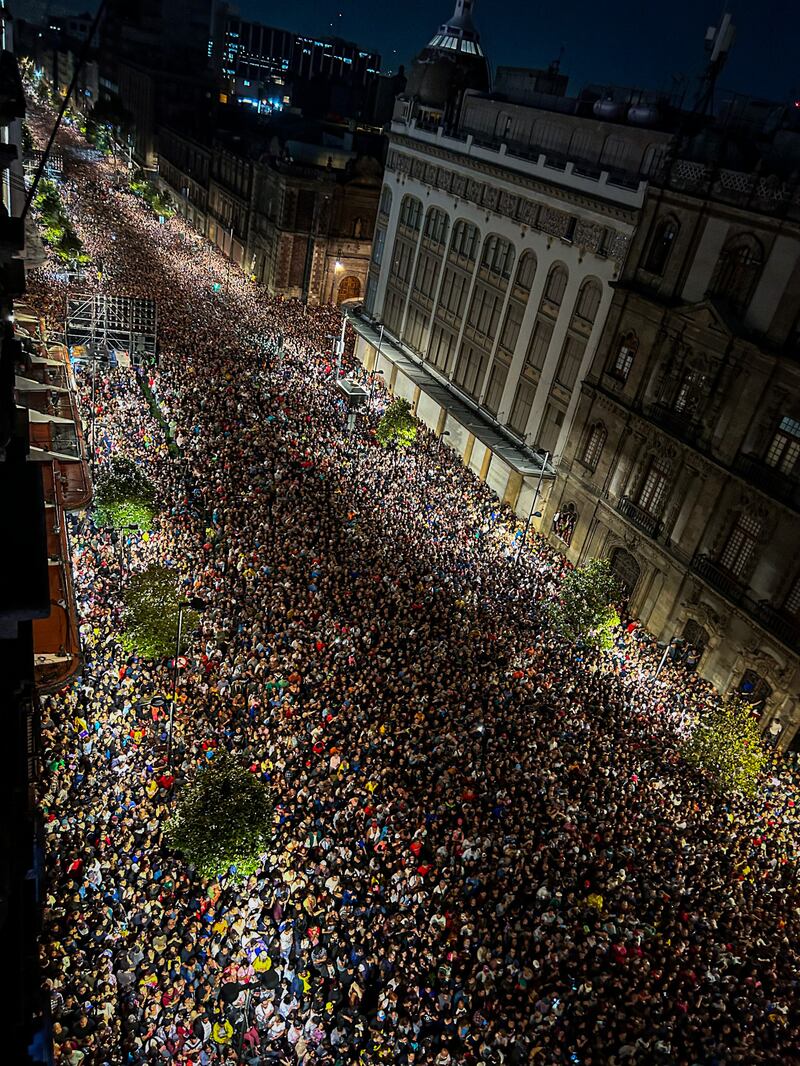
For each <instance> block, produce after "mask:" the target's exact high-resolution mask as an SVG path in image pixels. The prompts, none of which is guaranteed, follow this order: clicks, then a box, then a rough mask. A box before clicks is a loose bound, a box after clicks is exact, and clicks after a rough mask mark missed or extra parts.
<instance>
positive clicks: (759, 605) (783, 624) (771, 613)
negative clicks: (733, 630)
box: [746, 597, 800, 651]
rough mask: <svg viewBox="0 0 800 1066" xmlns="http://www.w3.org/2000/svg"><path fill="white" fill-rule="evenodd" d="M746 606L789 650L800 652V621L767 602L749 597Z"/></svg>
mask: <svg viewBox="0 0 800 1066" xmlns="http://www.w3.org/2000/svg"><path fill="white" fill-rule="evenodd" d="M746 606H747V609H748V611H749V612H750V614H752V616H753V617H754V618H755V619H756V621H757V622H759V623H760V625H762V626H763V627H764V629H766V630H767V631H768V632H769V633H772V635H773V636H775V637H777V638H778V640H779V641H781V643H782V644H785V645H786V647H787V648H792V649H793V650H794V651H800V621H798V619H797V618H793V617H792V616H791V615H788V614H784V613H783V612H782V611H779V610H777V609H776V608H775V607H773V606H772V604H771V603H768V602H767V600H753V599H751V598H750V597H748V598H747V601H746Z"/></svg>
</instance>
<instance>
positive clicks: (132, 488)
mask: <svg viewBox="0 0 800 1066" xmlns="http://www.w3.org/2000/svg"><path fill="white" fill-rule="evenodd" d="M93 502H94V524H95V525H96V526H116V527H119V526H139V528H140V529H142V530H145V529H150V528H151V526H152V524H153V515H154V514H155V510H156V489H155V486H154V485H153V483H152V481H150V479H149V478H148V477H147V475H146V474H144V473H143V471H142V469H141V468H140V467H138V466H137V465H136V464H135V463H132V462H131V461H130V460H129V459H122V458H114V459H112V460H111V462H110V463H109V464H108V466H106V467H105V468H104V469H103V470H102V471H101V473H100V475H99V476H98V478H97V480H96V482H95V486H94V494H93Z"/></svg>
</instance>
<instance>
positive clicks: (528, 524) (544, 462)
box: [514, 452, 550, 566]
mask: <svg viewBox="0 0 800 1066" xmlns="http://www.w3.org/2000/svg"><path fill="white" fill-rule="evenodd" d="M543 454H544V458H543V459H542V460H541V466H540V467H539V480H538V482H537V484H536V492H534V494H533V500H532V501H531V509H530V512H529V514H528V520H527V522H526V523H525V529H524V530H523V531H522V539H521V540H520V542H519V548H518V549H517V555H516V558H515V559H514V565H515V566H516V565H517V563H519V561H520V559H521V558H522V549H523V548H524V547H525V542H526V541H527V539H528V530H529V529H530V527H531V521H532V520H533V518H534V515H535V517H536V518H541V516H542V512H541V511H536V501H537V500H538V499H539V494H540V493H541V491H542V478H543V477H544V471H545V467H546V466H547V463H548V461H549V459H550V452H544V453H543Z"/></svg>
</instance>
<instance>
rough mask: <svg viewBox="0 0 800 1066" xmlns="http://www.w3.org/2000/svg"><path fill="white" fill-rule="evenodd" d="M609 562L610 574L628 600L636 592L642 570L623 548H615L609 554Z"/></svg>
mask: <svg viewBox="0 0 800 1066" xmlns="http://www.w3.org/2000/svg"><path fill="white" fill-rule="evenodd" d="M610 562H611V570H612V573H613V574H614V576H615V577H616V579H617V580H618V581H619V583H620V584H621V585H622V587H623V588H624V589H625V592H626V594H627V596H628V599H630V598H631V597H632V596H633V593H634V591H635V590H636V586H637V584H638V582H639V577H640V576H641V573H642V568H641V567H640V566H639V564H638V562H637V561H636V559H635V558H634V556H633V555H631V553H630V552H629V551H627V550H626V549H625V548H615V549H614V551H613V552H612V553H611V560H610Z"/></svg>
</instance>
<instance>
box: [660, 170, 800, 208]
mask: <svg viewBox="0 0 800 1066" xmlns="http://www.w3.org/2000/svg"><path fill="white" fill-rule="evenodd" d="M653 183H654V184H655V185H658V186H663V187H664V188H667V189H673V190H674V191H676V192H687V193H691V194H693V195H696V196H701V197H705V198H708V199H710V200H716V201H719V202H720V203H725V204H731V205H732V206H735V207H741V208H746V209H747V210H749V211H757V212H759V213H762V214H768V215H782V216H783V215H790V216H792V217H800V180H798V179H795V180H794V181H791V182H789V181H784V180H782V179H781V178H780V177H778V175H775V174H771V175H767V176H766V177H765V176H764V175H763V174H761V173H759V172H758V171H757V170H755V171H752V172H750V173H748V172H746V171H740V170H728V169H724V168H718V167H714V166H711V165H709V164H707V163H702V162H695V161H693V160H690V159H672V160H670V161H668V162H666V163H665V164H664V165H663V166H662V168H661V169H660V170H659V171H658V172H657V174H656V175H655V176H654V178H653Z"/></svg>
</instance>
